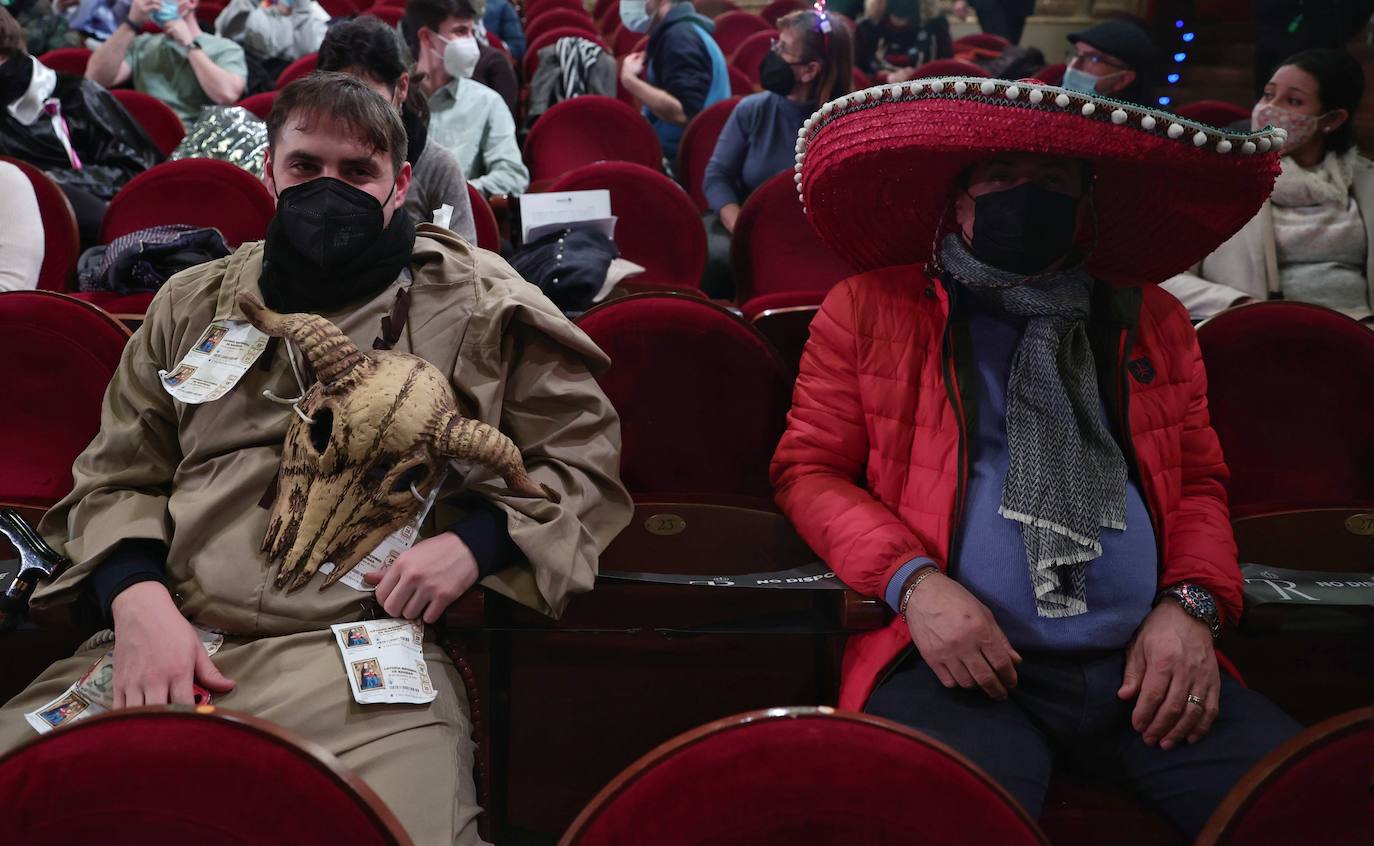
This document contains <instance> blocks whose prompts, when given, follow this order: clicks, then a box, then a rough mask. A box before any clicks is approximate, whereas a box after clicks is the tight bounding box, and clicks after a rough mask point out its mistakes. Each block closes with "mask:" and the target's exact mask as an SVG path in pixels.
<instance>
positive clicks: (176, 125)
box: [110, 88, 186, 156]
mask: <svg viewBox="0 0 1374 846" xmlns="http://www.w3.org/2000/svg"><path fill="white" fill-rule="evenodd" d="M110 94H111V96H113V97H114V98H115V99H116V100H118V101H119V104H120V105H122V106H123V107H124V108H125V109H126V110H127V111H128V112H129V115H130V116H132V117H133V119H134V120H135V121H137V122H138V125H139V126H141V127H143V131H144V132H146V133H148V137H149V138H151V139H153V144H154V145H155V146H156V147H157V149H158V152H160V153H162V155H164V156H170V155H171V154H172V151H173V150H175V149H176V148H177V145H178V144H180V143H181V139H183V138H185V137H186V126H185V125H184V124H182V122H181V118H179V117H177V113H176V112H174V111H172V107H171V106H168V105H167V104H166V103H164V102H162V101H161V100H159V99H158V98H156V97H153V96H151V95H149V94H144V93H143V92H142V91H134V90H133V89H131V88H115V89H113V90H111V91H110Z"/></svg>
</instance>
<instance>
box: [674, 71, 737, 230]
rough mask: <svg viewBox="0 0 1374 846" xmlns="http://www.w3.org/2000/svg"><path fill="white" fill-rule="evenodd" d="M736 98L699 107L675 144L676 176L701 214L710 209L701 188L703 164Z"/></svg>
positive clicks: (704, 166)
mask: <svg viewBox="0 0 1374 846" xmlns="http://www.w3.org/2000/svg"><path fill="white" fill-rule="evenodd" d="M740 99H741V98H739V97H729V98H727V99H724V100H721V101H720V102H719V103H712V104H711V105H710V106H708V107H706V108H705V109H702V110H701V111H700V112H698V113H697V116H696V117H694V118H692V120H691V122H690V123H688V124H687V129H686V130H685V131H684V132H683V133H682V140H681V141H679V142H678V145H677V168H676V170H677V179H678V181H679V182H681V183H682V187H684V188H686V189H687V194H688V195H689V196H691V198H692V202H694V203H696V204H697V210H698V211H700V212H701V213H702V214H705V213H706V212H707V211H709V210H710V206H708V205H707V204H706V194H705V193H704V192H703V191H702V181H703V180H704V179H705V177H706V165H707V163H708V162H710V161H711V154H712V153H714V152H715V151H716V141H718V140H720V133H721V132H722V131H724V130H725V122H726V121H727V120H729V119H730V113H731V112H733V111H734V110H735V106H737V105H739V101H740Z"/></svg>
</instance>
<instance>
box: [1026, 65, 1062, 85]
mask: <svg viewBox="0 0 1374 846" xmlns="http://www.w3.org/2000/svg"><path fill="white" fill-rule="evenodd" d="M1068 69H1069V66H1068V65H1066V64H1064V63H1063V62H1058V63H1056V64H1053V65H1045V66H1044V67H1043V68H1041V69H1040V70H1039V71H1037V72H1036V73H1035V74H1034V75H1033V76H1034V78H1035V79H1038V80H1040V81H1041V82H1043V83H1045V84H1046V85H1059V84H1060V83H1062V82H1063V81H1064V72H1065V71H1067V70H1068Z"/></svg>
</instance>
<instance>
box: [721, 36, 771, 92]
mask: <svg viewBox="0 0 1374 846" xmlns="http://www.w3.org/2000/svg"><path fill="white" fill-rule="evenodd" d="M777 37H778V32H777V30H764V31H762V32H756V33H754V34H753V35H750V36H749V37H748V38H746V39H744V40H743V41H741V42H740V43H739V46H738V47H736V48H735V50H734V52H733V53H730V54H729V56H730V67H732V68H738V69H739V70H740V72H741V73H743V74H744V75H745V76H747V77H749V82H750V84H752V85H759V84H760V83H759V68H760V67H761V66H762V65H763V57H764V56H767V55H768V51H769V50H772V49H773V40H774V39H776V38H777Z"/></svg>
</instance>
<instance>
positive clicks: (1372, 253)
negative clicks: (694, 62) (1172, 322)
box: [1164, 49, 1374, 320]
mask: <svg viewBox="0 0 1374 846" xmlns="http://www.w3.org/2000/svg"><path fill="white" fill-rule="evenodd" d="M1364 87H1365V81H1364V73H1363V72H1362V71H1361V69H1360V63H1359V62H1357V61H1356V60H1355V59H1354V57H1352V56H1351V55H1350V54H1349V53H1346V52H1345V51H1344V50H1338V49H1326V50H1308V51H1306V52H1303V53H1298V54H1297V55H1295V56H1293V57H1292V58H1290V59H1289V60H1288V61H1287V62H1285V63H1284V64H1283V65H1282V66H1280V67H1279V69H1278V70H1276V71H1274V75H1273V77H1272V78H1271V79H1270V80H1269V84H1268V85H1266V86H1265V87H1264V94H1263V95H1261V96H1260V99H1259V102H1257V103H1255V108H1254V117H1253V123H1254V128H1255V129H1263V128H1264V127H1266V126H1276V127H1281V128H1283V129H1286V130H1288V142H1287V143H1286V144H1285V145H1284V148H1283V150H1282V155H1283V158H1282V159H1281V161H1282V163H1283V172H1282V173H1280V174H1279V178H1278V181H1277V182H1275V183H1274V193H1273V194H1272V195H1271V196H1270V197H1269V202H1267V203H1265V205H1264V208H1262V209H1260V213H1259V214H1257V215H1255V218H1254V219H1253V220H1251V221H1250V222H1249V223H1247V224H1246V225H1245V228H1244V229H1242V230H1240V232H1238V233H1236V236H1235V237H1234V238H1232V239H1231V240H1229V241H1227V242H1226V243H1225V244H1222V245H1221V246H1220V247H1218V248H1217V250H1216V252H1214V253H1212V254H1211V255H1210V256H1208V257H1207V258H1205V259H1203V260H1202V263H1201V264H1199V265H1198V266H1197V267H1195V268H1194V269H1193V271H1192V272H1191V273H1182V274H1179V275H1178V276H1175V277H1174V278H1173V279H1170V280H1169V281H1168V282H1165V283H1164V288H1165V290H1167V291H1168V292H1169V293H1171V294H1173V295H1174V296H1175V297H1178V298H1179V300H1181V301H1182V302H1183V304H1184V305H1185V306H1187V307H1188V313H1189V314H1190V315H1191V316H1192V318H1193V319H1194V320H1203V319H1206V318H1208V317H1211V316H1212V315H1214V314H1216V313H1217V312H1218V311H1221V310H1222V309H1224V308H1228V307H1230V306H1233V305H1238V304H1239V303H1242V302H1245V301H1246V300H1251V299H1255V300H1262V299H1266V298H1273V299H1289V300H1301V301H1303V302H1309V303H1316V304H1318V305H1324V306H1326V307H1327V308H1334V309H1337V310H1339V311H1342V312H1345V313H1346V314H1348V315H1350V316H1351V317H1353V318H1355V319H1356V320H1368V319H1370V317H1371V309H1374V164H1371V163H1370V161H1369V159H1366V158H1365V157H1364V156H1362V155H1360V151H1359V150H1358V149H1357V148H1356V146H1355V123H1354V119H1353V116H1354V114H1355V110H1356V109H1358V108H1359V105H1360V100H1361V99H1362V98H1363V97H1364Z"/></svg>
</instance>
